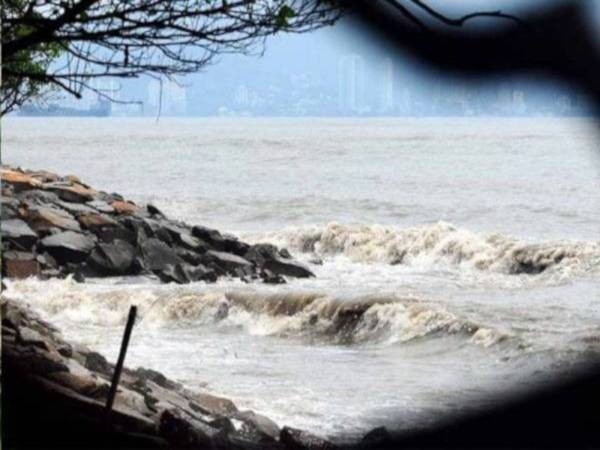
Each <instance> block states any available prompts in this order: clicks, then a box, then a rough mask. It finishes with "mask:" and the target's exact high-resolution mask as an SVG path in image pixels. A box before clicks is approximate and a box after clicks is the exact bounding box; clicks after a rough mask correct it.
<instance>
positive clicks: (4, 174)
mask: <svg viewBox="0 0 600 450" xmlns="http://www.w3.org/2000/svg"><path fill="white" fill-rule="evenodd" d="M0 177H1V179H2V183H7V184H10V185H12V186H13V189H14V191H15V192H17V193H18V192H21V191H25V190H29V189H39V188H41V187H42V182H41V181H40V180H36V179H35V178H33V177H32V176H30V175H27V174H24V173H23V172H19V171H16V170H10V169H2V171H1V172H0Z"/></svg>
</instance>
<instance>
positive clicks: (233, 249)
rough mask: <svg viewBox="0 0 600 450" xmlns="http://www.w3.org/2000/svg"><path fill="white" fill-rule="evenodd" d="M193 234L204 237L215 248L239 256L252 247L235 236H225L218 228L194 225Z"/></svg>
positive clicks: (200, 237) (199, 237)
mask: <svg viewBox="0 0 600 450" xmlns="http://www.w3.org/2000/svg"><path fill="white" fill-rule="evenodd" d="M192 235H193V236H194V237H196V238H198V239H202V240H203V241H204V242H206V243H207V244H208V245H209V246H210V247H212V248H213V249H214V250H217V251H220V252H228V253H233V254H235V255H237V256H243V255H244V254H245V253H246V252H247V251H248V249H249V248H250V246H249V245H248V244H246V243H244V242H241V241H239V240H238V239H237V238H235V237H234V236H223V235H222V234H221V233H220V232H219V231H218V230H214V229H212V228H207V227H203V226H200V225H196V226H194V227H192Z"/></svg>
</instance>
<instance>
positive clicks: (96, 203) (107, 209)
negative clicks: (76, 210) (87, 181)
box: [86, 200, 115, 214]
mask: <svg viewBox="0 0 600 450" xmlns="http://www.w3.org/2000/svg"><path fill="white" fill-rule="evenodd" d="M86 205H87V206H90V207H91V208H94V209H95V210H96V211H99V212H101V213H105V214H112V213H114V212H115V209H114V208H113V207H112V206H110V205H109V204H108V203H107V202H105V201H104V200H92V201H89V202H87V203H86Z"/></svg>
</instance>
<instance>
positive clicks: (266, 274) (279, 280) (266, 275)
mask: <svg viewBox="0 0 600 450" xmlns="http://www.w3.org/2000/svg"><path fill="white" fill-rule="evenodd" d="M260 277H261V278H262V280H263V282H265V283H267V284H285V279H284V278H283V277H282V276H281V275H276V274H274V273H273V272H271V271H270V270H263V271H261V272H260Z"/></svg>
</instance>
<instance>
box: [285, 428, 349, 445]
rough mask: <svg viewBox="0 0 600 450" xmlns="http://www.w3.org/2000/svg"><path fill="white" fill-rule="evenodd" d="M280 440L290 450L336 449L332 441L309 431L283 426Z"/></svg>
mask: <svg viewBox="0 0 600 450" xmlns="http://www.w3.org/2000/svg"><path fill="white" fill-rule="evenodd" d="M279 440H280V441H281V443H282V444H283V445H285V447H286V448H288V449H289V450H334V449H335V448H337V447H336V446H335V445H333V444H332V443H331V442H329V441H327V440H326V439H323V438H321V437H319V436H315V435H314V434H311V433H308V432H307V431H303V430H298V429H296V428H291V427H283V429H282V430H281V434H280V436H279Z"/></svg>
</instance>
